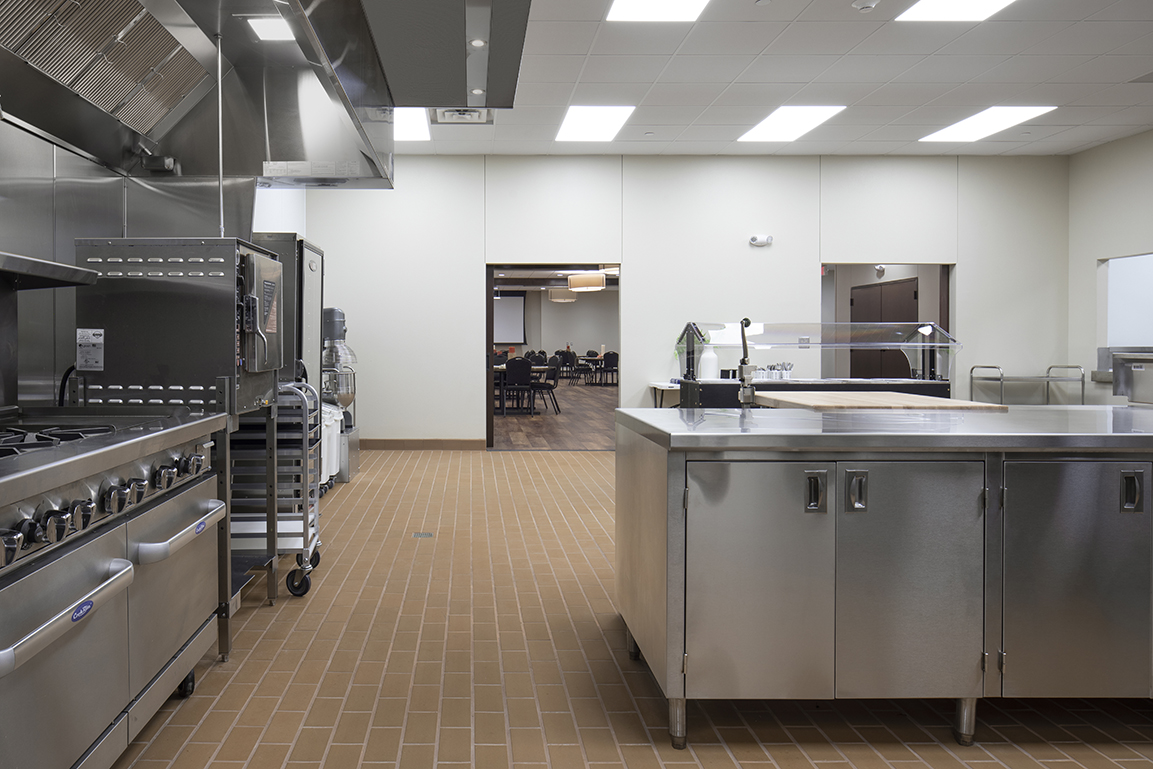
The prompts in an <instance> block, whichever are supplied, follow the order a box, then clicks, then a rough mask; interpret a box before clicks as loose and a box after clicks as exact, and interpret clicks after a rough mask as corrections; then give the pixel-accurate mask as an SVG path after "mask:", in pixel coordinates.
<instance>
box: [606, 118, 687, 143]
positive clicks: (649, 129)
mask: <svg viewBox="0 0 1153 769" xmlns="http://www.w3.org/2000/svg"><path fill="white" fill-rule="evenodd" d="M686 127H687V126H686V125H683V124H682V125H633V124H632V123H631V122H630V123H629V124H627V125H625V126H624V127H623V128H621V130H620V133H618V134H617V138H616V141H618V142H652V143H657V144H660V143H664V142H671V141H674V140H675V139H676V138H677V137H678V136H680V135H681V133H682V132H683V131H684V130H685V128H686ZM646 133H651V134H652V136H645V134H646Z"/></svg>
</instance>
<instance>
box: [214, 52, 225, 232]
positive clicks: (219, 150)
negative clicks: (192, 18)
mask: <svg viewBox="0 0 1153 769" xmlns="http://www.w3.org/2000/svg"><path fill="white" fill-rule="evenodd" d="M215 38H216V180H217V187H218V191H219V194H220V237H222V238H223V237H224V75H223V72H224V54H223V52H222V44H223V39H222V37H221V36H220V35H219V34H217V35H215Z"/></svg>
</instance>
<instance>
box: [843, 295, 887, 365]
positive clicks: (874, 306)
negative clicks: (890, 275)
mask: <svg viewBox="0 0 1153 769" xmlns="http://www.w3.org/2000/svg"><path fill="white" fill-rule="evenodd" d="M849 320H851V321H852V322H853V323H880V322H881V284H880V283H874V284H872V285H869V286H853V288H851V289H849ZM849 376H851V377H853V378H854V379H876V378H877V377H879V376H881V351H880V350H850V351H849Z"/></svg>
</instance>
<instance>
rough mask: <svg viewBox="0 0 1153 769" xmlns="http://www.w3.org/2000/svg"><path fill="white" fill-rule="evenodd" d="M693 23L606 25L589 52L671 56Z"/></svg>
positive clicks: (611, 23)
mask: <svg viewBox="0 0 1153 769" xmlns="http://www.w3.org/2000/svg"><path fill="white" fill-rule="evenodd" d="M691 28H692V24H676V23H665V24H639V23H634V22H605V23H604V24H602V25H601V29H600V34H598V35H597V38H596V42H595V43H594V44H593V48H592V52H593V53H597V54H608V55H638V56H639V55H642V54H662V53H663V54H673V53H676V51H677V48H679V47H680V44H681V41H683V40H684V39H685V36H686V35H688V34H689V30H690V29H691Z"/></svg>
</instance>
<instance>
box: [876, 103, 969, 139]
mask: <svg viewBox="0 0 1153 769" xmlns="http://www.w3.org/2000/svg"><path fill="white" fill-rule="evenodd" d="M978 111H979V110H975V109H974V108H972V107H943V106H934V107H917V108H916V109H913V110H909V111H908V112H907V113H905V114H904V115H901V116H900V117H899V118H897V119H895V120H893V121H892V123H893V125H916V126H935V128H933V129H932V130H931V131H929V132H928V133H932V132H933V131H935V130H938V129H940V128H943V127H945V126H947V125H953V123H956V122H958V121H960V120H964V119H965V118H967V117H970V116H972V115H974V114H976V112H978ZM925 135H927V134H921V136H925ZM917 138H918V139H919V138H921V137H920V136H918V137H917Z"/></svg>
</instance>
